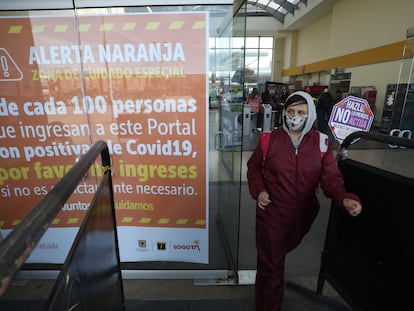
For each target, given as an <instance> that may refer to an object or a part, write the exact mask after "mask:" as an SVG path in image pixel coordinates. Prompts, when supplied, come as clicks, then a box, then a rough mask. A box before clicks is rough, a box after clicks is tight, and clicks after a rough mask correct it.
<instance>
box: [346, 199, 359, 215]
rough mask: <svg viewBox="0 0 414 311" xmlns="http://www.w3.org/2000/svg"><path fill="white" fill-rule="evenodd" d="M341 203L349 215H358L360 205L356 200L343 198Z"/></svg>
mask: <svg viewBox="0 0 414 311" xmlns="http://www.w3.org/2000/svg"><path fill="white" fill-rule="evenodd" d="M342 204H343V206H344V207H345V209H346V210H347V211H348V213H349V215H351V216H358V215H359V214H360V213H361V211H362V205H361V203H360V202H359V201H357V200H354V199H350V198H345V199H344V201H343V202H342Z"/></svg>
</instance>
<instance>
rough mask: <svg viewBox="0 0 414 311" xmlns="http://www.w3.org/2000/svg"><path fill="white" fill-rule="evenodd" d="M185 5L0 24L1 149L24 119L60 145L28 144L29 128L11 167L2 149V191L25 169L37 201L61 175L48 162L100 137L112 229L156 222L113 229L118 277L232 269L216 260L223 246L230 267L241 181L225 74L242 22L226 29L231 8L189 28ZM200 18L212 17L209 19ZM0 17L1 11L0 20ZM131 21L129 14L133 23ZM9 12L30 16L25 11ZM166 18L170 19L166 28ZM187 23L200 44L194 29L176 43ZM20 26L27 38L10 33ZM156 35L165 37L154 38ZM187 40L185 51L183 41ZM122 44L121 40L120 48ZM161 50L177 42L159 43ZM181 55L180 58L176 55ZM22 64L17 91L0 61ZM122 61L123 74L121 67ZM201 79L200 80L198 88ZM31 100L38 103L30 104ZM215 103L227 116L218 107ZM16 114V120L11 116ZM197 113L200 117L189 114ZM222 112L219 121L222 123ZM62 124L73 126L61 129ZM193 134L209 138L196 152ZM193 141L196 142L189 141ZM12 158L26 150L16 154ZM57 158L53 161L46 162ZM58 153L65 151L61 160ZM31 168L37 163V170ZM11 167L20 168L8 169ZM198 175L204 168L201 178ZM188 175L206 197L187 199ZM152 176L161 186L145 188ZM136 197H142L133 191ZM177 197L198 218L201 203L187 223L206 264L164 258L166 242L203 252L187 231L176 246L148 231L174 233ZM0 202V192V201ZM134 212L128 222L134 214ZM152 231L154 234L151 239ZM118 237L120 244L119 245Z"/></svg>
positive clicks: (15, 75) (232, 97)
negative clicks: (107, 168)
mask: <svg viewBox="0 0 414 311" xmlns="http://www.w3.org/2000/svg"><path fill="white" fill-rule="evenodd" d="M195 7H196V6H184V7H178V6H168V7H162V6H154V7H145V8H144V7H128V8H120V7H118V8H98V9H78V10H76V14H75V12H74V11H60V12H51V11H36V12H33V15H36V17H31V18H28V19H27V20H22V22H24V24H23V27H22V28H19V27H17V26H19V24H18V23H17V24H15V23H11V22H10V20H9V21H7V23H8V24H7V23H6V24H7V25H4V26H3V27H1V29H3V34H2V36H1V38H2V39H1V41H2V49H6V50H7V48H8V47H9V46H10V44H11V43H10V42H11V41H9V40H8V38H10V36H13V35H14V36H15V37H14V41H13V44H16V45H17V46H14V47H13V51H14V53H15V54H14V53H13V56H14V55H16V58H15V59H14V60H15V62H13V61H10V62H9V61H8V58H6V57H7V56H8V55H7V54H6V52H5V53H4V54H2V55H0V56H2V58H1V65H2V72H3V75H4V76H5V77H7V78H12V79H14V80H13V82H8V83H7V85H6V83H4V82H0V87H1V89H0V97H1V98H2V99H1V102H0V104H1V105H2V106H1V108H2V109H1V112H4V111H5V109H6V110H7V114H8V116H4V115H3V114H1V115H0V117H1V118H2V121H4V122H2V124H10V125H9V127H8V128H7V129H5V130H6V133H7V134H6V135H8V137H7V139H8V140H7V144H5V145H4V146H6V145H7V146H10V147H11V146H14V145H15V141H14V138H15V137H14V136H15V135H17V132H18V131H19V130H20V126H21V125H23V124H26V123H27V124H29V123H30V124H44V125H46V124H50V126H51V127H49V130H48V131H49V132H48V133H49V134H48V135H49V136H50V137H48V138H52V136H53V138H61V139H63V141H62V142H60V143H58V142H52V141H51V142H49V141H47V142H46V141H42V140H43V139H42V138H41V137H40V136H39V135H41V131H40V130H39V129H34V131H33V132H32V133H33V134H32V135H35V137H25V139H24V140H22V142H21V145H19V146H17V149H7V150H9V151H10V157H11V151H13V150H15V152H16V155H17V152H20V153H19V154H20V155H22V156H23V157H20V158H19V160H18V161H17V160H13V159H5V157H6V155H7V154H6V153H4V152H5V151H7V150H6V149H2V152H3V153H2V163H3V166H4V167H6V168H16V170H14V171H13V173H15V174H17V173H20V174H21V175H20V176H21V178H20V180H19V179H18V178H17V175H13V185H12V186H10V187H19V184H20V183H21V182H22V180H21V179H22V178H23V177H24V176H26V175H24V174H25V171H24V168H25V167H26V166H30V167H29V170H30V176H29V175H27V178H26V179H25V180H27V182H30V183H33V185H32V184H30V186H31V188H30V190H31V191H34V188H35V187H37V186H38V184H39V187H40V188H39V189H40V190H39V194H38V193H36V196H33V198H34V199H37V198H38V197H37V195H39V197H40V195H41V194H42V191H43V190H42V189H43V188H41V187H43V186H45V187H46V188H45V189H48V187H51V186H52V185H53V183H54V181H55V180H56V178H57V177H58V176H57V174H62V173H63V172H64V171H65V170H66V169H67V166H63V167H61V166H56V165H60V160H61V159H63V160H64V164H65V165H66V164H67V163H68V161H69V160H70V161H72V162H73V161H76V156H81V154H82V150H83V149H84V148H88V146H90V145H91V144H92V143H93V142H94V141H96V140H98V139H103V140H105V141H108V143H109V144H110V151H111V154H112V156H113V169H114V187H115V190H116V191H115V199H116V202H115V203H116V206H117V221H118V223H122V224H125V223H128V222H130V223H131V227H132V224H133V222H135V221H139V222H141V223H151V222H152V221H154V219H155V218H156V219H157V222H156V224H154V226H150V228H149V229H148V233H144V232H140V233H139V234H134V235H129V239H123V237H124V229H120V235H119V237H120V248H121V252H122V249H127V248H128V249H131V250H133V251H134V252H135V255H134V256H135V257H134V258H133V259H131V260H129V259H128V260H124V262H123V268H124V269H150V270H154V269H174V270H176V269H203V270H204V269H207V270H209V269H211V270H212V269H215V270H229V269H233V268H234V267H232V266H229V264H228V263H229V260H228V259H229V258H228V253H227V252H226V250H229V248H230V253H231V256H232V257H233V258H234V259H235V260H234V261H233V262H236V260H237V249H238V212H239V210H238V208H239V191H240V188H239V181H240V174H241V173H240V170H241V161H240V158H241V155H240V150H241V133H240V120H239V118H238V115H239V113H240V111H241V110H242V108H243V101H242V100H243V78H241V79H238V78H237V75H236V73H237V69H239V68H243V66H244V51H243V46H244V33H245V29H244V28H245V26H244V24H245V23H244V17H237V18H236V19H235V20H231V21H230V23H229V22H228V16H232V10H233V8H232V6H231V5H223V6H203V7H204V10H205V12H207V15H205V14H203V12H204V11H203V12H201V13H202V14H201V16H203V18H204V16H207V17H208V22H207V21H205V23H200V22H199V20H195V19H194V20H191V18H192V17H194V16H195V15H196V14H193V13H194V11H192V9H193V8H195ZM197 7H198V6H197ZM210 10H211V12H214V14H209V13H208V12H209V11H210ZM151 12H152V13H151ZM197 12H198V13H200V12H199V11H197ZM165 13H168V14H165ZM172 13H174V14H175V13H177V15H174V14H172ZM2 14H4V15H6V14H5V13H4V12H3V13H2ZM136 14H140V15H139V18H138V16H137V15H136ZM154 14H157V15H156V16H157V18H158V19H156V20H150V19H151V17H154V16H155V15H154ZM13 15H26V16H27V15H29V16H30V15H32V12H19V13H17V14H15V13H13ZM178 15H179V16H180V17H181V20H174V21H173V20H171V18H172V17H174V16H178ZM197 17H198V15H197ZM189 20H191V22H192V27H191V29H192V30H189V28H187V30H188V31H197V29H205V28H203V27H204V26H205V25H208V26H209V27H210V28H208V29H207V30H206V32H207V35H206V36H204V35H203V34H202V33H203V31H205V30H202V31H201V32H200V33H201V35H198V36H190V35H188V36H183V35H182V32H181V33H180V32H179V30H180V27H182V26H183V24H184V22H183V21H189ZM13 21H20V20H17V19H14V20H13ZM218 25H219V26H220V27H221V25H223V28H224V31H222V32H221V33H220V34H217V29H218V27H217V26H218ZM233 25H235V26H233ZM220 27H219V28H220ZM22 29H23V30H24V31H26V32H27V33H24V34H19V31H21V30H22ZM137 29H138V30H137ZM160 29H164V30H160ZM220 29H221V28H220ZM166 33H169V34H171V36H169V37H166ZM178 33H180V35H179V36H178V35H177V34H178ZM131 34H135V36H134V35H131ZM235 34H236V35H235ZM19 36H20V37H19ZM16 38H20V40H16ZM215 38H216V39H215ZM233 38H235V40H232V39H233ZM138 39H139V41H137V40H138ZM154 40H158V41H159V42H158V43H157V42H154ZM186 40H187V41H186ZM194 40H196V43H195V44H191V42H192V41H194ZM130 41H131V44H127V43H126V44H123V43H125V42H130ZM120 42H121V43H120ZM169 42H183V43H182V45H180V44H175V45H169V44H168V43H169ZM213 43H214V44H213ZM186 44H188V45H186ZM19 45H20V48H19ZM234 46H236V47H237V49H236V52H234V51H233V50H232V47H234ZM30 47H32V49H31V50H30ZM200 47H202V48H201V49H200ZM214 47H216V49H214ZM18 50H19V51H20V52H21V53H20V52H18ZM2 51H3V50H2ZM30 51H31V52H30ZM207 51H208V53H207ZM29 52H30V53H31V54H30V55H29ZM95 53H97V54H95ZM186 53H188V54H186ZM184 55H185V56H189V57H188V58H185V57H184ZM191 55H193V56H191ZM194 55H197V57H196V58H195V57H194ZM3 56H4V57H3ZM29 56H30V57H29ZM28 59H31V61H32V62H33V63H37V64H34V65H36V66H33V67H35V68H31V66H27V64H26V67H27V68H24V70H23V71H22V73H24V79H25V81H26V79H27V81H28V82H27V83H26V82H25V81H24V83H23V84H22V83H20V82H19V81H20V80H19V79H20V77H21V75H20V74H21V71H20V70H19V69H18V67H13V66H12V65H13V64H19V65H20V64H25V62H26V63H27V60H28ZM190 61H191V62H192V63H191V65H190V64H189V62H190ZM134 62H135V64H134V66H132V65H131V63H134ZM186 66H187V67H186ZM203 66H204V67H203ZM33 70H36V75H33ZM206 73H208V75H209V76H208V78H209V81H205V79H206V78H205V77H206ZM29 77H30V78H29ZM214 92H216V94H215V95H214ZM209 95H210V96H209ZM19 96H20V97H19ZM214 96H215V98H214ZM208 97H211V102H210V103H212V102H213V100H214V99H215V100H216V103H219V104H220V109H211V111H210V112H209V111H208V102H207V100H208ZM177 100H179V102H180V104H179V105H178V106H179V107H178V106H174V105H175V104H174V103H177ZM26 102H30V103H31V104H25V107H26V108H27V107H29V108H27V109H29V110H27V109H26V108H23V104H24V103H26ZM35 102H39V103H42V104H34V103H35ZM194 102H196V103H197V109H195V110H194V111H195V112H194V115H195V114H197V115H196V116H194V117H193V118H192V117H191V114H190V112H191V111H190V110H191V109H193V108H194V107H195V106H194ZM221 104H223V105H221ZM36 105H37V106H36ZM35 106H36V107H35ZM167 106H168V108H166V107H167ZM16 107H18V108H16ZM222 107H231V108H230V109H229V110H228V111H227V110H225V109H224V110H223V108H222ZM164 108H165V109H166V110H168V111H169V113H168V114H167V113H166V114H163V109H164ZM24 109H26V110H24ZM148 109H149V110H148ZM17 111H18V112H19V113H17ZM34 111H36V112H34ZM59 111H60V112H61V113H59ZM23 112H24V114H25V115H24V118H21V117H22V115H23ZM181 112H183V113H182V114H181V115H180V113H181ZM184 112H187V114H185V113H184ZM152 113H153V114H156V116H154V115H153V114H152ZM191 113H192V112H191ZM203 113H204V118H201V117H202V116H203ZM19 114H20V115H19ZM207 114H209V118H208V117H207V116H206V115H207ZM183 115H185V116H183ZM223 115H226V116H225V117H224V118H223ZM182 116H183V117H182ZM193 119H194V120H193ZM206 121H209V123H208V124H205V127H204V128H203V126H197V123H199V124H203V122H204V123H205V122H206ZM19 122H20V123H19ZM52 122H55V123H52ZM194 122H195V123H196V124H195V125H194ZM228 122H230V123H231V129H230V132H229V133H228V134H229V135H228V136H227V137H226V138H225V139H228V140H229V141H228V143H229V144H228V145H227V143H225V144H224V145H225V148H224V149H226V150H223V148H221V147H220V146H223V144H221V143H220V144H217V143H216V141H217V135H216V134H217V133H218V132H219V131H220V130H221V128H222V126H223V124H228ZM55 124H57V125H55ZM74 124H75V125H78V127H76V128H75V127H73V125H74ZM80 124H84V125H85V128H88V130H87V129H84V131H85V132H84V133H82V132H81V130H82V129H81V128H80V126H79V125H80ZM7 131H8V132H7ZM36 131H37V132H36ZM45 131H46V129H45ZM205 131H208V132H209V135H208V136H207V138H208V139H209V140H208V141H207V142H206V143H205V144H204V143H203V142H204V135H203V134H204V132H205ZM68 133H70V135H69V134H68ZM78 133H79V134H78ZM20 134H21V133H19V135H20ZM144 134H145V135H144ZM196 134H197V135H196ZM196 136H197V138H198V139H195V137H196ZM151 137H152V138H151ZM174 137H175V138H174ZM220 137H221V138H220V140H221V142H223V141H225V139H224V140H223V139H222V137H223V136H220ZM4 142H6V141H4ZM30 146H32V148H31V149H30V148H29V147H30ZM26 147H27V148H26ZM45 147H47V148H45ZM20 148H21V149H20ZM25 148H26V149H25ZM206 148H208V150H205V149H206ZM29 149H30V151H29ZM20 150H22V151H20ZM24 150H27V152H26V153H25V154H24V153H23V151H24ZM197 150H200V151H201V152H198V151H197ZM203 150H205V151H206V152H203ZM57 152H61V153H62V154H60V155H59V157H58V156H57V154H56V153H57ZM65 152H66V153H70V156H69V155H68V154H64V153H65ZM32 153H33V154H32ZM165 155H167V156H165ZM207 155H208V157H209V159H208V166H207V167H206V168H204V167H203V162H204V164H205V163H206V162H207V159H204V160H203V157H207ZM24 156H25V157H26V159H25V158H24ZM60 156H62V157H60ZM72 156H73V157H72ZM4 160H7V161H4ZM29 160H30V161H29ZM197 161H200V162H197ZM26 162H30V163H29V164H27V163H26ZM35 163H40V164H41V165H42V166H40V168H37V167H35ZM45 165H47V167H46V166H45ZM52 165H55V166H54V167H52ZM197 165H199V166H197ZM190 166H191V167H190ZM17 168H22V169H21V170H20V171H17ZM203 169H206V170H207V169H208V170H207V171H206V172H204V173H203ZM195 172H199V173H200V176H198V175H197V177H199V178H201V179H199V181H200V184H203V182H204V183H207V182H208V187H206V189H208V191H209V192H207V190H206V189H203V187H200V188H197V192H195V189H196V185H195V184H194V183H193V181H192V178H195V177H194V176H195V175H194V174H195ZM37 173H38V174H43V175H42V176H41V177H42V178H41V179H40V180H39V179H36V174H37ZM50 176H52V177H53V178H52V177H50ZM29 177H30V181H29ZM159 180H163V181H164V182H163V183H161V184H157V181H159ZM3 182H4V180H3ZM154 185H155V186H156V187H155V188H154V187H153V186H154ZM0 186H2V185H0ZM159 186H162V189H161V188H160V187H159ZM167 186H168V187H171V188H168V189H170V190H171V189H173V188H174V187H175V188H174V189H176V190H174V191H177V193H176V194H177V195H173V194H172V193H171V192H169V194H170V196H169V197H168V198H169V199H168V200H166V199H165V198H166V191H167V190H166V189H167ZM88 189H89V188H88V187H87V186H85V187H84V188H80V189H79V192H80V191H93V190H88ZM154 189H156V191H158V192H157V195H155V194H154V193H151V191H154ZM170 190H168V191H170ZM8 191H9V190H8V189H3V186H2V194H3V193H6V194H7V192H8ZM160 191H162V194H161V192H160ZM229 191H231V192H230V193H231V195H230V196H229ZM184 192H185V193H184ZM10 193H12V189H11V188H10ZM144 193H151V195H143V194H144ZM203 195H204V196H207V198H205V197H204V196H203ZM160 197H163V198H161V199H160ZM7 199H10V201H11V202H12V204H13V205H16V206H17V205H24V204H21V203H22V202H23V201H21V200H20V198H19V199H18V200H16V198H11V196H10V197H9V198H7ZM11 199H13V200H11ZM187 199H190V200H191V199H194V200H196V201H197V202H193V203H192V204H190V205H191V207H193V210H194V211H196V210H197V211H199V210H200V208H201V210H203V209H204V208H205V205H207V203H208V214H207V215H204V216H202V215H201V216H200V217H199V216H197V215H195V216H194V217H196V218H195V219H193V220H194V221H195V222H194V223H196V224H197V226H200V227H203V226H204V225H205V224H207V225H208V227H209V228H208V229H209V231H208V233H209V237H208V239H209V242H210V243H209V247H208V248H209V252H208V254H209V258H208V263H190V262H184V260H180V259H175V260H174V258H172V257H171V256H172V255H174V252H173V251H171V250H172V249H165V248H166V247H167V246H169V247H175V248H174V249H173V250H176V252H175V253H177V252H180V251H181V252H184V253H185V252H186V251H187V250H188V249H191V250H192V252H188V254H189V256H191V254H192V253H196V252H205V251H206V250H205V247H204V248H203V246H202V245H201V244H198V243H199V241H198V240H197V239H195V238H194V235H187V236H189V237H190V238H191V239H192V240H191V241H189V242H188V243H182V244H175V243H174V241H171V240H169V239H168V240H167V239H166V238H165V236H157V234H158V233H157V232H156V231H155V230H154V228H159V227H165V228H169V227H171V226H173V227H176V226H182V227H183V228H185V227H186V224H187V221H188V219H187V218H185V219H174V222H171V219H172V218H174V214H171V213H170V211H169V207H171V206H173V205H175V206H176V205H177V204H178V203H182V206H187V207H188V206H189V204H188V202H187V203H185V202H186V201H187ZM223 200H224V201H223ZM3 201H4V196H2V203H3ZM30 205H32V204H29V206H30ZM2 206H4V204H2ZM177 208H178V207H177ZM219 209H220V210H221V212H222V214H221V215H222V217H221V220H222V221H223V223H225V225H224V226H223V228H225V232H224V234H222V233H221V232H220V230H221V229H220V228H219V227H218V226H217V215H218V213H219ZM3 210H4V209H3V208H2V210H0V211H3ZM14 210H18V209H17V208H15V209H14ZM154 210H157V213H159V214H158V216H157V217H155V216H154V215H155V212H154ZM161 210H162V212H161ZM131 211H134V212H131ZM124 212H125V213H124ZM134 213H135V214H136V215H140V217H135V216H134V215H133V214H134ZM204 213H206V212H205V211H204ZM68 215H71V214H70V213H68ZM73 215H75V213H73ZM161 216H162V217H161ZM19 217H20V216H19ZM189 217H190V216H189ZM191 217H193V216H191ZM0 220H2V219H0ZM10 221H12V220H10ZM70 221H73V219H72V218H71V219H70ZM191 223H193V222H191ZM125 227H126V226H125ZM153 232H155V234H153V236H152V233H153ZM150 235H151V236H150ZM186 238H188V237H186ZM126 240H128V241H127V242H125V241H126ZM226 242H228V243H226ZM129 243H131V244H129ZM223 246H225V247H227V249H226V248H225V247H223ZM150 252H156V253H158V254H160V255H161V256H164V257H160V258H161V259H163V260H159V261H157V262H154V261H148V260H147V261H145V262H140V261H141V260H142V259H143V258H145V257H146V256H147V255H148V253H150ZM187 257H188V256H187ZM171 258H172V259H171Z"/></svg>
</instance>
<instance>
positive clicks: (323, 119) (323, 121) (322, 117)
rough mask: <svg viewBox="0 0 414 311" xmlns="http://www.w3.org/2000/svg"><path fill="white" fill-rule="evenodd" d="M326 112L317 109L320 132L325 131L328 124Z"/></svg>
mask: <svg viewBox="0 0 414 311" xmlns="http://www.w3.org/2000/svg"><path fill="white" fill-rule="evenodd" d="M327 119H328V112H327V111H323V110H321V111H318V130H319V131H320V132H324V133H325V132H326V129H327V126H328V121H327Z"/></svg>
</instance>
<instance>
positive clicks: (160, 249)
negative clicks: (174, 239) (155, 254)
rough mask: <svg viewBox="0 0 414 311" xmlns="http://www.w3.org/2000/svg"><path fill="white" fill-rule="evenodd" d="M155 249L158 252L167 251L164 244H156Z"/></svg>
mask: <svg viewBox="0 0 414 311" xmlns="http://www.w3.org/2000/svg"><path fill="white" fill-rule="evenodd" d="M157 249H158V250H159V251H165V250H166V249H167V243H165V242H157Z"/></svg>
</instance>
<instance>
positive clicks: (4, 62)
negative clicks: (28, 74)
mask: <svg viewBox="0 0 414 311" xmlns="http://www.w3.org/2000/svg"><path fill="white" fill-rule="evenodd" d="M22 79H23V73H22V71H21V70H20V68H19V66H17V64H16V62H15V61H14V60H13V58H12V57H11V56H10V54H9V52H7V50H6V49H5V48H0V81H20V80H22Z"/></svg>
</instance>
